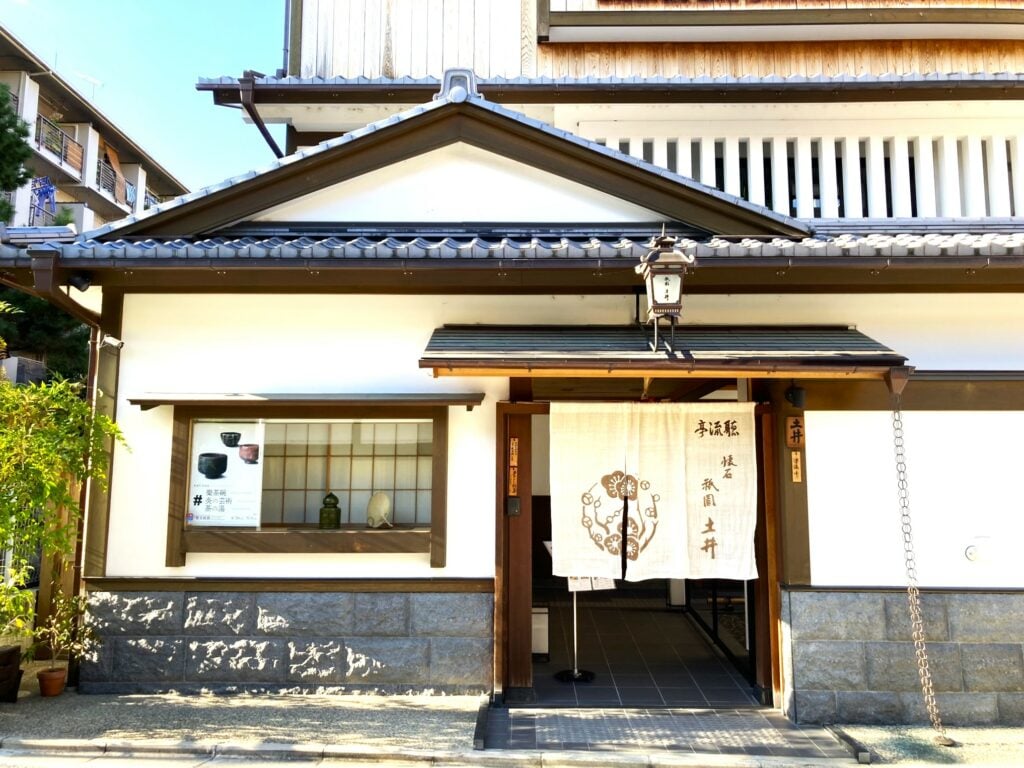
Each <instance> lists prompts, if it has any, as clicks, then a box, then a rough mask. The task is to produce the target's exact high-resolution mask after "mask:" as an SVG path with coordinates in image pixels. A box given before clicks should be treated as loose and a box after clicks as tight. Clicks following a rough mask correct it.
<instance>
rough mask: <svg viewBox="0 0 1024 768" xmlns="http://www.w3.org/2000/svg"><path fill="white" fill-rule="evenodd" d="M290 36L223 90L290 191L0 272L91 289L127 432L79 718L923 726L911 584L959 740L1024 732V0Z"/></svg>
mask: <svg viewBox="0 0 1024 768" xmlns="http://www.w3.org/2000/svg"><path fill="white" fill-rule="evenodd" d="M289 19H290V28H289V34H288V36H287V41H288V44H287V46H286V47H287V53H286V60H285V62H284V67H283V69H282V71H280V72H279V73H277V74H276V75H274V76H264V75H259V74H256V73H252V72H249V73H246V74H245V75H244V76H242V77H240V78H233V77H224V78H218V79H209V80H203V81H201V82H200V83H199V88H200V89H201V90H205V91H209V92H211V94H212V96H213V98H214V101H215V102H216V103H217V104H229V105H236V106H241V107H242V108H243V109H244V110H245V112H246V114H247V116H248V118H249V119H250V120H251V121H252V122H254V123H255V124H256V126H257V127H260V128H264V129H265V125H266V124H267V123H274V122H284V123H286V124H287V126H288V142H287V146H286V147H283V148H277V152H278V153H279V155H280V156H279V158H278V159H277V160H275V161H273V162H271V163H270V165H269V166H268V167H267V168H265V169H262V170H259V171H254V172H253V173H251V174H247V175H245V176H242V177H238V178H235V179H230V180H227V181H225V182H224V183H222V184H218V185H215V186H212V187H209V188H206V189H203V190H199V191H197V192H194V193H192V194H189V195H186V196H184V197H181V198H178V199H176V200H174V201H171V202H168V203H163V204H161V205H158V206H156V207H154V208H152V209H149V210H146V211H142V212H138V213H136V214H134V215H132V216H130V217H129V218H126V219H123V220H121V221H119V222H115V223H112V224H109V225H106V226H104V227H102V228H100V229H97V230H94V231H92V232H89V233H86V234H85V235H83V236H80V237H77V238H74V239H73V240H70V241H67V242H56V241H51V242H47V243H43V244H37V245H29V246H18V245H15V244H5V245H2V246H0V269H3V270H4V271H5V273H6V274H7V275H9V278H8V279H9V280H11V281H14V282H18V283H20V284H21V285H23V286H25V287H26V288H32V289H33V290H36V291H38V292H40V293H41V294H43V295H47V296H49V297H50V298H51V299H52V300H53V301H56V302H59V303H61V304H63V305H65V306H70V303H71V302H72V301H73V299H71V298H69V297H68V295H67V294H65V292H64V291H63V290H62V287H63V286H66V285H68V284H69V283H70V281H71V280H72V278H74V277H76V276H79V275H83V276H88V278H89V280H90V281H91V284H92V285H93V286H95V287H94V288H93V289H92V290H94V291H96V290H99V291H101V293H102V310H101V311H98V312H95V313H91V312H89V311H88V310H86V309H84V308H83V309H81V310H78V311H79V312H80V314H82V316H83V317H85V318H86V319H87V320H88V321H90V322H91V323H94V324H95V327H96V328H97V329H98V330H97V334H96V338H97V365H98V367H97V371H98V377H97V385H98V386H97V390H98V397H99V401H98V404H99V407H101V408H103V409H105V410H106V411H107V412H110V413H115V414H116V417H117V420H118V422H119V423H120V424H121V427H122V429H123V430H124V432H125V435H126V438H127V441H128V443H129V445H130V446H131V450H130V451H128V450H122V449H120V448H119V449H117V450H116V451H115V456H114V465H113V471H112V482H111V486H110V490H109V493H108V494H103V493H99V492H97V491H95V490H94V492H93V494H92V496H91V500H90V505H89V510H88V518H87V526H86V540H85V561H84V565H83V569H84V570H83V576H84V580H85V586H86V588H87V589H88V590H89V591H90V595H91V600H92V605H93V610H94V615H95V617H96V618H97V619H98V620H99V621H100V622H101V625H102V626H103V627H104V632H105V633H106V634H107V636H108V642H107V643H106V644H105V645H104V646H103V648H102V649H101V651H100V653H99V657H98V660H96V661H95V662H94V663H92V664H89V665H87V666H85V667H84V668H83V670H82V689H83V690H86V691H95V692H101V691H126V690H153V689H166V688H174V689H178V690H197V689H204V688H210V689H227V688H236V689H251V690H260V689H279V688H300V689H328V690H346V691H347V690H364V689H370V690H381V691H395V692H399V691H406V690H435V691H448V692H455V691H482V692H488V693H491V694H493V696H494V697H495V698H496V699H497V700H501V701H506V702H515V701H524V700H525V701H539V702H542V703H552V704H559V705H569V706H572V705H580V706H583V705H588V704H594V705H620V704H621V705H630V704H637V705H643V706H652V705H659V704H661V705H689V706H709V707H715V706H728V707H735V706H739V705H744V704H746V705H750V706H755V705H767V706H773V707H776V708H779V709H781V710H782V711H784V712H785V713H786V714H787V715H789V716H790V717H792V718H794V719H796V720H800V721H807V722H823V721H835V720H842V721H884V722H899V721H919V720H923V719H926V718H927V713H926V710H925V705H924V703H923V699H922V693H921V690H920V682H919V677H918V664H917V661H916V656H915V648H914V642H913V639H912V629H913V627H912V623H911V620H910V618H908V609H907V593H906V582H907V573H906V570H907V567H908V566H909V567H910V568H911V569H912V570H914V572H915V574H916V580H917V583H918V584H919V586H920V590H921V595H922V599H923V608H922V613H923V627H924V630H925V633H926V637H927V649H928V659H929V662H930V674H931V680H932V681H933V688H934V695H935V698H936V700H937V702H938V705H939V708H940V711H941V712H942V715H943V716H944V717H945V718H946V720H947V721H950V722H960V723H966V722H1002V723H1011V722H1019V721H1020V719H1021V717H1022V714H1024V657H1022V645H1021V640H1022V637H1024V593H1022V589H1024V572H1022V571H1021V569H1020V568H1019V567H1018V566H1017V565H1016V563H1015V552H1014V549H1013V548H1014V545H1015V543H1016V542H1017V541H1018V540H1019V539H1020V537H1021V534H1022V533H1024V529H1022V522H1021V521H1022V520H1024V517H1022V515H1021V514H1020V511H1021V509H1020V508H1021V501H1020V499H1021V492H1020V489H1019V487H1018V486H1019V482H1018V480H1017V477H1018V472H1017V471H1016V467H1015V464H1016V461H1017V458H1018V457H1017V454H1018V453H1019V451H1018V450H1017V449H1016V444H1017V443H1018V442H1019V439H1018V438H1017V435H1019V434H1020V433H1021V430H1022V429H1024V386H1022V379H1024V333H1022V331H1024V302H1022V301H1021V295H1020V294H1021V291H1022V288H1024V218H1021V216H1020V213H1021V208H1020V207H1021V205H1022V204H1024V203H1022V201H1024V173H1022V172H1021V169H1020V160H1021V153H1022V152H1024V133H1022V132H1021V128H1020V126H1021V125H1024V122H1022V117H1024V99H1022V96H1024V76H1022V75H1020V74H1017V73H1019V72H1024V43H1022V42H1021V40H1020V38H1021V35H1022V33H1024V13H1022V10H1021V5H1020V4H1019V3H1004V4H1001V5H1000V7H999V8H991V7H985V8H981V7H980V6H977V5H973V4H970V3H962V4H953V3H948V4H940V5H936V4H934V3H930V2H929V3H925V2H920V3H918V2H913V1H912V2H910V3H901V4H899V5H898V6H897V5H895V4H894V5H893V6H892V7H886V8H881V9H880V8H875V7H873V8H871V9H857V8H843V9H839V10H836V9H831V8H822V9H807V8H803V7H801V8H800V9H799V10H796V9H795V6H792V5H791V4H785V3H777V2H763V3H762V2H759V3H754V4H745V5H738V6H735V7H732V6H730V7H728V8H721V7H719V6H718V5H716V6H715V7H713V8H712V7H711V4H707V3H699V2H698V3H692V2H688V3H674V2H650V3H644V2H601V1H599V0H583V1H581V2H576V3H572V2H555V0H551V1H550V2H549V0H539V2H538V1H537V0H523V2H521V3H513V2H500V1H498V0H492V1H490V2H488V1H487V0H479V1H478V2H475V3H465V2H462V3H454V2H443V3H442V2H423V3H421V2H398V1H397V0H396V1H395V2H390V1H389V0H378V1H377V2H373V1H372V0H366V1H365V2H363V1H361V0H353V1H352V2H328V1H327V0H320V1H319V2H317V1H316V0H301V1H300V0H292V1H291V3H290V4H289ZM272 143H273V142H272V141H271V144H272ZM662 235H664V237H662ZM645 267H646V269H647V271H648V272H649V278H650V280H649V283H650V284H649V285H645V282H644V278H645V276H644V275H643V274H638V268H639V271H640V272H643V271H644V269H645ZM680 289H681V295H680V296H678V297H677V296H675V295H674V294H675V292H676V291H679V290H680ZM74 295H75V294H73V293H72V294H71V296H72V297H73V296H74ZM70 308H71V309H72V310H74V307H70ZM651 309H653V310H654V311H653V312H652V311H651ZM652 316H653V318H652ZM677 316H678V321H676V320H675V319H674V318H676V317H677ZM103 338H108V339H113V340H114V341H115V342H116V343H112V344H109V345H107V346H102V344H101V341H102V339H103ZM122 342H123V347H121V346H119V344H120V343H122ZM328 494H331V495H333V497H334V499H331V498H330V497H329V496H328ZM325 497H327V499H326V500H325ZM322 508H323V510H322ZM906 533H912V538H908V536H906V535H905V534H906ZM548 542H549V543H551V549H550V550H549V549H548V548H547V546H545V544H546V543H548ZM566 576H575V577H581V580H582V579H584V578H585V580H586V584H585V586H586V587H588V588H589V587H597V588H596V589H593V590H591V591H577V592H574V593H572V595H570V593H569V592H568V586H569V584H568V583H567V582H566V580H565V579H564V578H562V577H566ZM623 577H624V578H623ZM593 579H599V581H598V582H596V583H595V582H594V581H593ZM601 579H610V580H611V585H608V584H607V582H604V581H600V580H601ZM572 586H573V588H577V587H580V586H581V584H580V582H579V581H576V580H573V581H572ZM607 586H613V587H614V588H604V587H607ZM574 602H575V603H576V612H577V616H578V618H579V622H580V623H579V628H578V635H579V639H578V648H577V655H576V657H575V658H572V657H571V646H572V635H573V605H574ZM545 657H547V658H548V660H545ZM559 672H561V673H564V674H561V675H557V673H559ZM582 672H590V673H593V675H594V677H593V680H590V681H589V682H588V681H585V680H584V678H585V677H587V676H586V675H583V674H581V673H582Z"/></svg>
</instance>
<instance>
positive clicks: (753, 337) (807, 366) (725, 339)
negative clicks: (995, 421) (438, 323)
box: [420, 325, 906, 379]
mask: <svg viewBox="0 0 1024 768" xmlns="http://www.w3.org/2000/svg"><path fill="white" fill-rule="evenodd" d="M653 342H654V335H653V327H651V326H645V325H445V326H442V327H440V328H438V329H436V330H435V331H434V333H433V335H432V336H431V337H430V341H429V342H428V343H427V347H426V349H425V350H424V351H423V356H422V357H421V358H420V367H421V368H431V369H433V371H434V375H435V376H519V377H522V376H525V377H552V376H557V377H565V376H579V377H588V376H613V377H629V378H638V377H643V378H680V377H687V376H696V377H701V378H708V377H728V378H746V377H759V378H783V377H790V376H800V377H805V378H807V377H813V378H868V379H878V378H883V377H884V376H885V374H886V373H888V372H889V371H890V370H891V369H892V368H895V367H901V366H903V365H904V364H905V363H906V358H905V357H903V356H902V355H899V354H897V353H896V352H894V351H893V350H891V349H889V348H888V347H886V346H885V345H884V344H881V343H879V342H877V341H875V340H874V339H871V338H869V337H867V336H865V335H864V334H863V333H860V332H859V331H857V330H855V329H852V328H848V327H845V326H743V325H734V326H711V325H705V326H687V325H682V326H677V327H676V329H675V334H674V337H673V335H672V334H671V332H670V329H669V328H668V326H664V325H663V326H662V327H661V329H660V332H659V339H658V348H657V350H655V349H654V347H653Z"/></svg>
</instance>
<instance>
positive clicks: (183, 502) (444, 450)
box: [165, 400, 448, 568]
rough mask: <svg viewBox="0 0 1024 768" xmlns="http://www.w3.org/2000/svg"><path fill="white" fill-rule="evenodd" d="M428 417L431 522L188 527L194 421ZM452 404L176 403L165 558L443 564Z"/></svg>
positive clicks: (176, 561)
mask: <svg viewBox="0 0 1024 768" xmlns="http://www.w3.org/2000/svg"><path fill="white" fill-rule="evenodd" d="M368 418H372V419H389V418H391V419H430V420H431V421H432V423H433V444H434V448H433V450H434V454H433V462H432V477H431V486H432V487H431V522H430V527H429V528H427V527H416V528H409V527H396V528H391V529H388V530H378V529H371V528H359V529H356V528H343V529H340V530H318V529H309V528H301V529H287V528H284V529H282V528H273V529H268V530H256V531H253V530H247V529H240V528H230V527H210V528H202V529H197V528H192V529H187V528H186V527H185V513H186V511H187V508H188V492H189V489H188V478H189V458H190V456H191V455H192V446H191V439H192V422H193V421H195V420H197V419H218V420H223V421H232V420H246V419H297V420H303V419H306V420H309V419H368ZM447 483H448V407H447V406H444V405H432V406H408V405H397V404H387V403H382V402H380V401H368V402H367V403H366V404H364V405H363V404H345V405H338V404H336V403H332V402H330V401H327V400H325V401H321V402H316V401H313V402H303V403H301V404H299V403H293V404H281V403H277V404H273V403H266V402H244V403H239V402H225V403H224V404H223V405H221V404H217V405H175V407H174V417H173V428H172V435H171V482H170V494H169V498H168V510H167V549H166V559H165V564H166V565H167V566H168V567H171V568H175V567H181V566H183V565H185V558H186V556H187V554H188V553H189V552H215V553H235V552H248V553H374V554H381V553H429V554H430V567H431V568H443V567H444V566H445V562H446V557H447V551H446V550H447V538H448V513H447Z"/></svg>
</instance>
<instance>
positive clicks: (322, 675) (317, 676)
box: [288, 639, 348, 685]
mask: <svg viewBox="0 0 1024 768" xmlns="http://www.w3.org/2000/svg"><path fill="white" fill-rule="evenodd" d="M347 671H348V654H347V652H346V649H345V644H344V643H343V642H342V641H341V640H340V639H334V640H329V639H317V640H296V641H292V642H290V643H288V682H290V683H304V684H307V685H336V684H338V683H342V682H344V681H345V675H346V673H347Z"/></svg>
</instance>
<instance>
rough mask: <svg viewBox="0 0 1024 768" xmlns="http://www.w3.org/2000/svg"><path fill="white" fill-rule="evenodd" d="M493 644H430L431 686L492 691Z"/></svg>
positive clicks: (462, 640)
mask: <svg viewBox="0 0 1024 768" xmlns="http://www.w3.org/2000/svg"><path fill="white" fill-rule="evenodd" d="M491 653H492V643H491V640H490V639H489V638H488V639H483V638H475V637H473V638H470V637H435V638H433V639H432V640H431V641H430V682H431V683H432V684H434V685H479V686H481V688H484V689H488V690H489V689H490V687H491V675H492V669H493V664H492V658H491Z"/></svg>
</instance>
